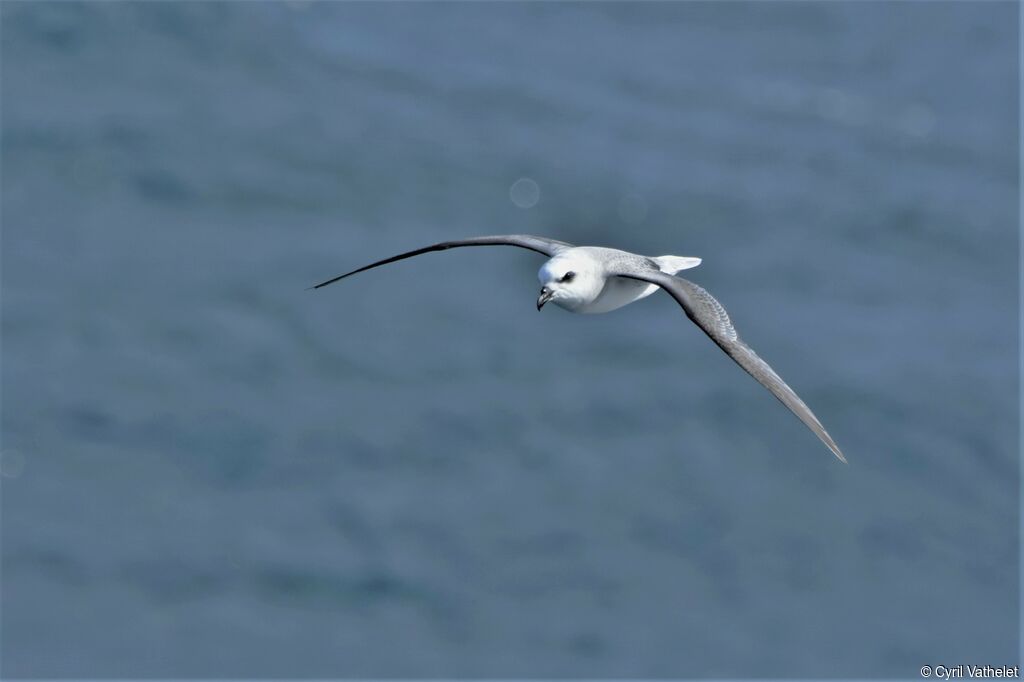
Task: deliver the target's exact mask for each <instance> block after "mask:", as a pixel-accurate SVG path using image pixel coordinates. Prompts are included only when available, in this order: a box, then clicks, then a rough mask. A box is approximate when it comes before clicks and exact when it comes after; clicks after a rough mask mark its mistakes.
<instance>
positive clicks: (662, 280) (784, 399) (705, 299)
mask: <svg viewBox="0 0 1024 682" xmlns="http://www.w3.org/2000/svg"><path fill="white" fill-rule="evenodd" d="M618 276H619V277H625V278H627V279H638V280H642V281H644V282H650V283H651V284H657V285H658V286H659V287H661V288H662V289H664V290H665V291H667V292H668V293H669V294H670V295H671V296H672V298H674V299H675V300H676V302H677V303H679V305H680V306H681V307H682V308H683V310H684V311H685V312H686V316H687V317H689V318H690V319H691V320H692V321H693V322H694V324H696V325H697V326H698V327H700V328H701V329H702V330H703V331H704V333H705V334H707V335H708V336H710V337H711V340H712V341H714V342H715V343H716V344H718V347H719V348H721V349H722V350H724V351H725V352H726V354H727V355H728V356H729V357H731V358H732V359H733V360H735V361H736V364H738V365H739V366H740V367H742V368H743V369H744V370H745V371H746V372H747V374H749V375H750V376H752V377H754V378H755V379H757V381H758V382H759V383H760V384H761V385H762V386H764V387H765V388H767V389H768V390H769V391H771V392H772V395H774V396H775V397H776V398H778V399H779V401H780V402H781V403H782V404H783V405H785V406H786V407H788V408H789V410H790V411H791V412H792V413H793V414H795V415H796V416H797V418H799V419H800V421H802V422H803V423H804V424H805V425H806V426H807V427H808V428H809V429H810V430H811V431H813V432H814V433H815V434H816V435H817V436H818V438H820V439H821V442H823V443H824V444H825V445H827V446H828V449H829V450H831V451H832V454H834V455H835V456H836V457H838V458H839V461H840V462H842V463H843V464H846V463H847V461H846V457H844V456H843V453H842V451H841V450H840V449H839V446H838V445H836V442H835V441H834V440H832V436H830V435H828V431H826V430H825V427H824V426H822V424H821V422H820V421H818V418H817V417H816V416H814V413H813V412H811V408H809V407H807V404H806V403H805V402H804V401H803V400H801V399H800V396H798V395H797V394H796V392H795V391H794V390H793V389H791V388H790V387H789V386H788V385H787V384H786V382H785V381H783V380H782V377H780V376H779V375H778V374H777V373H776V372H775V370H773V369H772V368H771V367H770V366H769V365H768V363H767V362H765V361H764V360H762V359H761V358H760V357H759V356H758V355H757V353H755V352H754V350H753V349H752V348H751V347H750V346H748V345H747V344H745V343H744V342H743V340H742V339H740V337H739V335H738V334H737V333H736V329H735V327H733V325H732V322H731V321H730V320H729V314H728V313H727V312H726V311H725V308H723V307H722V304H721V303H719V302H718V301H717V300H715V297H714V296H712V295H711V294H709V293H708V292H707V291H705V290H704V289H703V288H701V287H699V286H697V285H696V284H694V283H693V282H691V281H689V280H686V279H683V278H682V277H675V276H673V275H667V274H664V273H660V272H659V273H646V272H645V273H629V274H620V275H618Z"/></svg>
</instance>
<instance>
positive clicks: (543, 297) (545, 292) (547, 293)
mask: <svg viewBox="0 0 1024 682" xmlns="http://www.w3.org/2000/svg"><path fill="white" fill-rule="evenodd" d="M554 295H555V292H553V291H551V289H548V288H547V287H541V290H540V296H538V297H537V310H540V309H541V308H543V307H544V304H545V303H547V302H548V301H550V300H551V297H552V296H554Z"/></svg>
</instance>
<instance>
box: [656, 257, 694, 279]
mask: <svg viewBox="0 0 1024 682" xmlns="http://www.w3.org/2000/svg"><path fill="white" fill-rule="evenodd" d="M653 260H654V262H655V263H657V264H658V267H659V268H661V271H662V272H665V273H668V274H669V275H674V274H676V273H677V272H679V271H680V270H688V269H690V268H695V267H697V266H698V265H700V258H693V257H692V256H658V257H656V258H654V259H653Z"/></svg>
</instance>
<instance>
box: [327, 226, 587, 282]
mask: <svg viewBox="0 0 1024 682" xmlns="http://www.w3.org/2000/svg"><path fill="white" fill-rule="evenodd" d="M459 246H518V247H520V248H523V249H529V250H530V251H536V252H537V253H542V254H544V255H545V256H548V257H551V256H554V255H555V254H556V253H558V252H559V251H562V250H564V249H570V248H572V244H567V243H566V242H560V241H558V240H556V239H547V238H546V237H534V236H531V235H528V234H501V235H495V236H493V237H471V238H469V239H458V240H456V241H451V242H441V243H440V244H433V245H431V246H424V247H423V248H422V249H416V250H415V251H409V252H407V253H400V254H398V255H397V256H392V257H391V258H385V259H384V260H379V261H377V262H376V263H370V264H369V265H365V266H363V267H361V268H359V269H358V270H353V271H352V272H346V273H345V274H344V275H338V276H337V277H332V278H331V279H329V280H327V281H326V282H320V284H317V285H315V286H312V287H310V288H311V289H319V288H320V287H325V286H327V285H328V284H333V283H334V282H337V281H338V280H339V279H345V278H346V277H348V276H350V275H355V274H357V273H360V272H363V271H365V270H370V269H372V268H375V267H377V266H380V265H387V264H388V263H394V262H395V261H399V260H404V259H406V258H412V257H413V256H418V255H420V254H421V253H430V252H431V251H444V250H445V249H454V248H456V247H459Z"/></svg>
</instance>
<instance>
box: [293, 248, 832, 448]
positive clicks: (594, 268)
mask: <svg viewBox="0 0 1024 682" xmlns="http://www.w3.org/2000/svg"><path fill="white" fill-rule="evenodd" d="M460 246H518V247H520V248H523V249H529V250H530V251H536V252H537V253H541V254H544V255H545V256H547V257H548V260H547V261H546V262H545V263H544V265H542V266H541V268H540V272H539V273H538V278H539V279H540V283H541V289H540V295H539V296H538V297H537V310H540V309H541V308H543V307H544V306H545V305H546V304H547V303H554V304H555V305H557V306H559V307H560V308H564V309H566V310H568V311H570V312H574V313H606V312H608V311H611V310H615V309H616V308H621V307H622V306H624V305H626V304H628V303H632V302H633V301H638V300H640V299H641V298H644V297H646V296H649V295H651V294H653V293H654V292H655V291H657V290H658V289H659V288H660V289H664V290H665V291H666V292H668V294H669V295H670V296H672V298H674V299H675V300H676V302H677V303H678V304H679V305H680V306H681V307H682V309H683V311H684V312H685V313H686V316H687V317H689V318H690V320H691V321H693V323H694V324H696V325H697V326H698V327H700V328H701V330H702V331H703V332H704V333H705V334H707V335H708V336H709V337H711V340H712V341H714V342H715V343H716V344H718V347H719V348H721V349H722V350H723V351H725V353H726V354H727V355H728V356H729V357H731V358H732V359H733V360H735V361H736V364H738V365H739V366H740V367H742V368H743V369H744V370H745V371H746V372H747V373H748V374H750V376H752V377H754V378H755V379H757V381H758V382H760V383H761V385H762V386H764V387H765V388H767V389H768V390H769V391H771V393H772V395H774V396H775V397H776V398H778V399H779V400H780V401H781V402H782V404H783V405H785V406H786V407H788V408H789V409H790V411H792V412H793V414H795V415H796V416H797V417H798V418H799V419H800V421H802V422H803V423H804V424H805V425H806V426H807V428H809V429H810V430H811V431H813V432H814V433H815V434H817V436H818V438H820V439H821V441H822V442H823V443H824V444H825V445H827V446H828V448H829V450H831V451H832V453H833V454H834V455H835V456H836V457H838V458H839V460H840V461H842V462H844V463H845V462H846V457H844V456H843V453H842V451H840V450H839V446H838V445H836V443H835V441H834V440H832V437H831V436H829V435H828V432H827V431H826V430H825V427H824V426H822V425H821V422H820V421H818V418H817V417H815V416H814V413H813V412H811V408H809V407H807V404H806V403H805V402H804V401H803V400H801V399H800V397H799V396H798V395H797V394H796V393H795V392H794V391H793V389H791V388H790V387H789V386H788V385H787V384H786V382H785V381H783V380H782V377H780V376H779V375H778V374H776V372H775V370H773V369H772V368H771V367H770V366H769V365H768V363H767V362H765V361H764V360H762V359H761V358H760V357H758V355H757V353H755V352H754V351H753V349H751V348H750V346H748V345H747V344H745V343H744V342H743V340H742V339H740V337H739V335H738V334H737V333H736V328H735V327H733V325H732V322H731V321H730V320H729V314H728V313H726V311H725V308H723V307H722V304H721V303H719V302H718V301H717V300H716V299H715V298H714V297H713V296H712V295H711V294H709V293H708V292H707V291H705V290H704V289H703V288H701V287H699V286H697V285H696V284H694V283H693V282H691V281H689V280H686V279H683V278H682V277H676V276H675V275H676V273H677V272H680V271H681V270H686V269H688V268H694V267H697V266H698V265H700V262H701V259H700V258H692V257H686V256H656V257H648V256H641V255H638V254H635V253H630V252H628V251H620V250H618V249H609V248H604V247H598V246H573V245H572V244H568V243H566V242H561V241H557V240H554V239H547V238H545V237H534V236H531V235H525V234H506V235H496V236H493V237H471V238H469V239H460V240H456V241H447V242H441V243H439V244H433V245H431V246H425V247H423V248H422V249H416V250H415V251H408V252H406V253H400V254H398V255H397V256H392V257H390V258H385V259H384V260H380V261H377V262H376V263H370V264H369V265H365V266H363V267H361V268H359V269H357V270H353V271H351V272H346V273H345V274H343V275H338V276H337V277H332V278H331V279H329V280H327V281H325V282H321V283H320V284H317V285H315V286H313V287H310V288H312V289H320V288H322V287H325V286H327V285H328V284H333V283H334V282H337V281H338V280H341V279H345V278H346V277H349V276H351V275H355V274H357V273H360V272H364V271H366V270H370V269H371V268H376V267H378V266H381V265H387V264H388V263H394V262H395V261H400V260H403V259H405V258H412V257H413V256H418V255H420V254H423V253H430V252H431V251H444V250H445V249H453V248H457V247H460Z"/></svg>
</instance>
